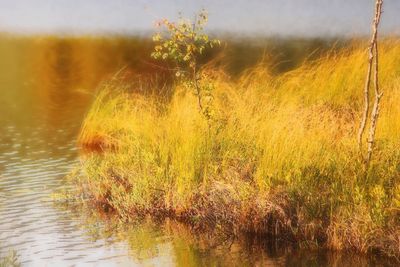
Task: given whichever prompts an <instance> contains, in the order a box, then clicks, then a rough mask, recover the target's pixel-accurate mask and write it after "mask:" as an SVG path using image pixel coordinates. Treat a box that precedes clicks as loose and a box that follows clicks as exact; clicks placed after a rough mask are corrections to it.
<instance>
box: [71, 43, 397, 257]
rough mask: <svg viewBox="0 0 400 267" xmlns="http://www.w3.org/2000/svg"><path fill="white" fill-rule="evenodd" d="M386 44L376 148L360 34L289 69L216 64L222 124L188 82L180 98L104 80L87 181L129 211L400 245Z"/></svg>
mask: <svg viewBox="0 0 400 267" xmlns="http://www.w3.org/2000/svg"><path fill="white" fill-rule="evenodd" d="M380 49H381V52H380V55H381V59H380V60H381V62H380V63H381V66H380V73H381V78H380V79H381V88H382V90H383V91H384V94H385V96H384V97H383V99H382V109H381V115H380V121H379V125H378V128H377V143H376V151H375V152H374V156H373V159H372V162H371V165H370V168H369V169H368V170H367V171H364V169H363V164H362V162H361V161H360V158H359V151H358V147H357V142H356V130H357V125H358V123H359V120H360V114H361V107H362V88H363V81H364V74H365V69H366V57H365V49H363V48H362V46H360V45H356V44H354V45H352V46H351V47H349V48H348V49H344V50H341V52H336V53H335V52H332V53H329V54H328V55H326V56H324V57H321V58H320V59H318V60H314V61H312V62H308V63H305V64H303V65H302V66H300V67H298V68H297V69H295V70H293V71H290V72H288V73H285V74H281V75H278V76H276V75H273V74H271V73H272V72H271V71H270V68H269V67H268V65H267V64H260V65H259V66H258V67H256V68H252V69H249V70H248V71H247V72H245V73H244V74H243V75H241V76H240V77H239V78H238V79H236V80H231V79H229V78H227V76H226V75H225V74H224V73H223V72H222V71H218V70H215V69H212V68H209V69H207V70H205V71H206V72H207V73H208V76H209V77H210V79H212V80H213V82H214V85H215V91H214V92H213V95H214V99H213V102H212V103H213V104H212V110H213V119H212V124H211V128H209V125H208V123H207V121H206V120H205V119H204V117H203V116H202V115H201V114H200V112H199V110H198V106H197V104H196V98H195V97H194V96H193V94H191V93H188V92H186V91H185V90H184V89H183V88H182V87H181V86H180V85H179V84H177V85H176V86H175V88H174V91H175V93H174V95H173V97H172V99H171V100H170V101H168V102H164V103H163V102H160V101H159V100H156V99H153V98H151V97H148V96H147V97H143V96H141V95H138V94H132V93H130V91H134V90H132V89H134V88H131V87H132V86H131V85H130V84H127V83H122V82H118V81H115V80H114V81H110V82H108V83H105V84H104V85H103V88H102V89H103V90H101V92H100V93H99V95H98V97H97V99H96V101H95V103H94V104H93V106H92V108H91V110H90V112H89V113H88V115H87V118H86V120H85V122H84V125H83V129H82V132H81V135H80V143H81V144H82V145H83V146H86V147H91V148H93V147H97V148H99V147H101V148H102V152H101V153H86V154H85V155H84V160H83V164H82V169H83V175H81V176H79V177H78V178H77V182H78V183H79V184H80V185H81V188H82V190H83V191H84V193H86V194H88V195H90V196H91V198H92V200H93V201H94V202H95V203H97V204H99V205H103V206H104V207H108V208H112V209H115V210H116V211H118V212H119V214H121V216H122V217H125V218H132V217H134V216H137V215H141V214H145V213H151V214H156V215H159V214H164V215H169V216H174V217H180V218H184V219H186V220H189V221H191V222H193V223H199V224H201V223H207V224H210V225H230V226H233V228H232V229H235V230H242V231H252V232H257V233H265V234H271V235H279V236H285V237H288V238H291V239H295V240H298V241H301V242H303V244H307V245H317V246H320V245H324V246H327V247H329V248H332V249H350V248H351V249H356V250H359V251H362V252H367V251H370V250H374V249H378V250H380V251H384V252H385V253H386V254H389V255H395V256H396V255H397V256H398V255H399V254H400V250H399V246H400V219H399V218H400V152H399V151H400V150H399V149H400V138H399V137H400V119H399V118H400V105H399V103H400V43H399V42H398V41H385V42H384V43H383V44H382V45H381V46H380Z"/></svg>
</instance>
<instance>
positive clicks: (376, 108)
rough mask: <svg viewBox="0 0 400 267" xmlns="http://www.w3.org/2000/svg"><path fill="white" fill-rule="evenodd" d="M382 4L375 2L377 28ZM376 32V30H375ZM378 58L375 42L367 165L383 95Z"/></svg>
mask: <svg viewBox="0 0 400 267" xmlns="http://www.w3.org/2000/svg"><path fill="white" fill-rule="evenodd" d="M382 4H383V0H378V1H377V9H378V10H377V13H376V14H375V17H376V18H377V20H376V22H375V27H376V28H378V24H379V21H380V19H381V15H382ZM376 31H378V29H376ZM378 74H379V57H378V40H376V41H375V76H374V87H375V102H374V106H373V108H372V114H371V127H370V129H369V136H368V151H367V164H369V162H370V160H371V157H372V150H373V146H374V142H375V132H376V125H377V122H378V117H379V103H380V100H381V98H382V95H383V93H381V92H380V90H379V75H378Z"/></svg>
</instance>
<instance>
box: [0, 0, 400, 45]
mask: <svg viewBox="0 0 400 267" xmlns="http://www.w3.org/2000/svg"><path fill="white" fill-rule="evenodd" d="M374 2H375V1H374V0H235V1H232V0H147V1H146V0H35V1H32V0H0V31H3V32H12V33H15V32H17V33H22V34H37V33H44V34H52V33H57V34H60V33H62V34H130V35H134V34H148V33H149V32H150V31H152V29H153V25H154V22H155V21H156V20H158V19H160V18H172V19H174V18H176V17H177V15H178V12H182V13H183V14H184V16H185V17H192V16H193V14H194V13H195V12H197V11H199V10H200V9H201V8H206V9H207V10H208V11H209V25H208V29H209V31H210V32H224V33H230V34H238V35H244V36H245V35H260V36H273V35H280V36H302V37H316V36H327V37H333V36H346V37H352V36H360V35H366V34H368V33H369V32H370V23H371V20H372V16H373V8H374ZM399 11H400V1H399V0H386V1H385V4H384V15H383V19H382V25H381V29H382V33H385V34H391V35H393V34H395V35H398V34H399V33H400V27H399V26H400V20H399V15H398V14H399Z"/></svg>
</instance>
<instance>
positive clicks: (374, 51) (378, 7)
mask: <svg viewBox="0 0 400 267" xmlns="http://www.w3.org/2000/svg"><path fill="white" fill-rule="evenodd" d="M382 5H383V0H376V4H375V16H374V20H373V23H372V31H373V32H372V37H371V41H370V45H369V49H368V71H367V77H366V80H365V85H364V111H363V114H362V119H361V122H360V127H359V131H358V146H359V149H360V153H361V155H363V153H362V139H363V135H364V132H365V128H366V124H367V119H368V115H369V104H370V103H369V102H370V101H369V98H370V96H369V91H370V84H371V74H372V65H373V63H374V66H375V68H374V87H375V102H374V106H373V108H372V113H371V126H370V130H369V136H368V139H367V143H368V150H367V157H366V159H365V161H366V163H367V164H368V163H369V161H370V160H371V157H372V150H373V143H374V138H375V131H376V125H377V121H378V115H379V103H380V99H381V97H382V94H381V93H380V92H379V84H378V83H379V80H378V63H379V61H378V26H379V22H380V20H381V15H382ZM374 58H375V62H374Z"/></svg>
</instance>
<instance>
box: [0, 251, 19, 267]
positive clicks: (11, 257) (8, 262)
mask: <svg viewBox="0 0 400 267" xmlns="http://www.w3.org/2000/svg"><path fill="white" fill-rule="evenodd" d="M19 266H21V265H20V264H19V263H18V257H17V253H16V252H15V251H14V250H13V251H10V252H9V254H8V255H7V256H6V257H5V258H3V259H0V267H19Z"/></svg>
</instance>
